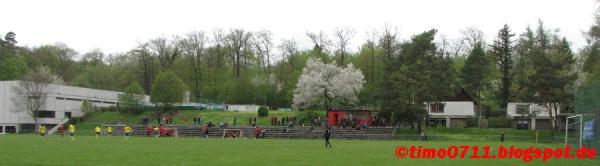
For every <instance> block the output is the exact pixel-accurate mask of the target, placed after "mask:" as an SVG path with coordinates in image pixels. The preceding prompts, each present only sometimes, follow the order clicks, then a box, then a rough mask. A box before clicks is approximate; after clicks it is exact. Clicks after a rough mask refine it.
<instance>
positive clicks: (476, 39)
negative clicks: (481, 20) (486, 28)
mask: <svg viewBox="0 0 600 166" xmlns="http://www.w3.org/2000/svg"><path fill="white" fill-rule="evenodd" d="M460 33H462V35H463V41H464V42H465V44H466V48H465V49H467V50H473V49H475V47H477V45H480V46H482V45H481V44H482V43H485V37H484V34H483V31H481V30H479V29H477V28H475V27H469V28H466V29H464V30H461V31H460ZM483 46H485V45H483ZM483 46H482V47H483Z"/></svg>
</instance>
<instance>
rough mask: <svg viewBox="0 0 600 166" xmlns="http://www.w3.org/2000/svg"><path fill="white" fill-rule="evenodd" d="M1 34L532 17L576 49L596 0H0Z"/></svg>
mask: <svg viewBox="0 0 600 166" xmlns="http://www.w3.org/2000/svg"><path fill="white" fill-rule="evenodd" d="M0 6H2V10H3V13H4V14H3V16H2V18H0V33H1V34H2V36H3V35H4V34H5V33H6V32H9V31H13V32H15V33H16V34H17V36H16V39H17V41H18V42H19V43H18V45H20V46H29V47H35V46H39V45H43V44H52V43H56V42H61V43H65V44H67V45H68V46H69V47H71V48H73V49H75V50H76V51H77V52H79V53H85V52H87V51H89V50H91V49H95V48H99V49H101V50H102V51H104V52H105V53H122V52H127V51H128V50H130V49H132V48H134V47H136V46H137V45H138V44H140V43H143V42H146V41H148V40H150V39H152V38H156V37H171V36H173V35H185V34H186V33H189V32H192V31H204V32H207V33H209V34H211V33H212V31H213V30H215V29H217V28H220V29H223V30H225V31H228V30H229V29H231V28H243V29H246V30H251V31H258V30H262V29H268V30H271V31H272V32H273V33H274V41H275V44H277V43H279V42H280V41H281V40H282V39H289V38H294V39H295V40H296V41H297V42H298V43H299V44H300V48H304V49H309V48H312V44H311V42H310V40H309V38H308V37H306V32H318V31H324V32H326V33H328V35H329V37H330V38H333V32H334V30H335V28H352V29H354V30H355V31H356V35H355V37H354V38H353V39H352V40H351V42H350V44H351V47H350V48H351V50H354V51H356V50H357V48H358V46H359V45H360V44H362V43H364V42H365V40H366V39H367V32H368V31H372V30H381V29H382V28H383V27H384V25H386V24H387V25H390V26H395V27H397V29H398V34H399V36H400V38H401V39H403V40H407V39H410V37H411V36H412V35H414V34H418V33H421V32H423V31H426V30H429V29H432V28H436V29H438V35H440V36H441V35H443V36H446V37H447V38H449V39H455V38H460V37H461V33H460V31H461V30H464V29H466V28H468V27H476V28H478V29H480V30H482V31H483V32H484V33H485V37H486V40H487V42H490V43H491V41H492V40H493V39H494V38H495V37H496V34H497V32H498V30H499V29H500V28H501V27H502V26H503V25H504V24H508V25H509V26H510V27H511V29H512V30H513V32H515V33H517V34H520V33H522V32H523V31H524V30H525V29H526V28H527V27H528V26H531V27H532V28H535V27H536V26H537V23H538V20H542V21H543V22H544V23H545V25H546V27H548V28H552V29H559V33H560V34H561V35H563V36H565V37H567V39H569V40H570V41H571V44H572V47H573V49H575V50H578V49H579V48H581V47H583V46H584V45H585V44H586V41H585V38H584V36H583V32H585V31H587V30H588V29H589V27H590V26H591V25H592V24H593V22H594V17H593V16H594V12H595V9H596V8H597V6H598V4H597V3H596V0H363V1H359V0H296V1H290V0H216V1H201V0H194V1H192V0H190V1H185V0H164V1H153V0H52V1H48V0H0Z"/></svg>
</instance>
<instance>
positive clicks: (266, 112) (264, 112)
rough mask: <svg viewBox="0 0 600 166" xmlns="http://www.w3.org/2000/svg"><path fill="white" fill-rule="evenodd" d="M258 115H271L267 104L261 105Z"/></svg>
mask: <svg viewBox="0 0 600 166" xmlns="http://www.w3.org/2000/svg"><path fill="white" fill-rule="evenodd" d="M258 116H259V117H266V116H269V109H268V108H267V107H265V106H260V108H258Z"/></svg>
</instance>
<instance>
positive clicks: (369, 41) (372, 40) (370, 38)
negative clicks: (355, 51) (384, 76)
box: [367, 30, 377, 82]
mask: <svg viewBox="0 0 600 166" xmlns="http://www.w3.org/2000/svg"><path fill="white" fill-rule="evenodd" d="M375 40H377V31H376V30H373V31H372V32H371V33H369V32H367V45H368V46H369V47H370V48H371V76H370V77H371V82H375V49H376V47H375Z"/></svg>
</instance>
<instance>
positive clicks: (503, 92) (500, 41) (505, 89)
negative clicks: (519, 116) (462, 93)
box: [491, 24, 515, 108]
mask: <svg viewBox="0 0 600 166" xmlns="http://www.w3.org/2000/svg"><path fill="white" fill-rule="evenodd" d="M513 36H515V34H513V33H511V32H510V28H509V27H508V25H506V24H504V27H502V29H500V31H498V38H497V39H496V40H494V44H493V45H492V50H491V53H492V54H493V56H494V57H495V60H496V62H497V63H498V67H499V68H500V72H501V74H502V76H501V80H500V84H501V85H500V89H499V91H500V93H499V104H500V107H501V108H506V105H507V104H508V102H509V101H510V100H511V96H512V94H511V86H512V81H513V71H512V67H513V59H512V53H513V45H512V43H513V41H512V40H511V38H512V37H513Z"/></svg>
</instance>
